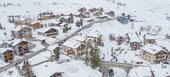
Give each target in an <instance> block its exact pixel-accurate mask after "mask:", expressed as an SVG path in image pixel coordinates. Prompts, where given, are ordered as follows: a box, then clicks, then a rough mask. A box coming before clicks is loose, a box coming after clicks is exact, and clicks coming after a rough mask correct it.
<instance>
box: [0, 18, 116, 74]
mask: <svg viewBox="0 0 170 77" xmlns="http://www.w3.org/2000/svg"><path fill="white" fill-rule="evenodd" d="M114 19H115V18H114ZM114 19H101V20H98V21H93V22H91V23H89V24H87V25H84V26H83V27H82V28H81V29H79V30H77V31H76V32H74V33H73V34H71V35H69V36H67V37H65V38H64V39H62V40H59V41H58V42H56V44H62V43H63V42H65V41H66V40H68V39H70V38H71V37H73V36H75V35H77V34H78V33H79V32H80V31H81V30H84V29H87V28H90V27H91V26H93V24H96V23H103V22H108V21H111V20H114ZM47 46H48V45H46V48H43V49H41V50H39V51H37V52H34V53H32V54H30V55H26V56H24V58H22V59H18V60H16V61H13V62H12V63H10V64H8V65H6V66H4V67H1V68H0V73H1V72H3V71H5V70H7V69H9V68H11V67H13V66H15V65H17V64H20V63H21V62H23V61H25V60H28V59H30V58H32V57H34V56H35V55H37V54H39V53H41V52H43V51H46V50H47Z"/></svg>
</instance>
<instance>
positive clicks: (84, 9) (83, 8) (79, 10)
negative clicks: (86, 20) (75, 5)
mask: <svg viewBox="0 0 170 77" xmlns="http://www.w3.org/2000/svg"><path fill="white" fill-rule="evenodd" d="M85 11H87V9H86V8H85V7H82V8H80V9H78V12H80V13H83V12H85Z"/></svg>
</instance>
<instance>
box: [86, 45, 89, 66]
mask: <svg viewBox="0 0 170 77" xmlns="http://www.w3.org/2000/svg"><path fill="white" fill-rule="evenodd" d="M88 61H89V58H88V49H87V48H85V63H86V64H87V65H88Z"/></svg>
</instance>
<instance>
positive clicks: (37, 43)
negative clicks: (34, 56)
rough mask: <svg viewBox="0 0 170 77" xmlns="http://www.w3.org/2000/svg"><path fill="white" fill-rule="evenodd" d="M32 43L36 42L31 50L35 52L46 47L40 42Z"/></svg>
mask: <svg viewBox="0 0 170 77" xmlns="http://www.w3.org/2000/svg"><path fill="white" fill-rule="evenodd" d="M31 43H32V44H35V45H36V46H35V48H33V49H31V51H33V52H35V51H39V50H41V49H43V48H45V46H43V45H42V44H41V43H40V42H31Z"/></svg>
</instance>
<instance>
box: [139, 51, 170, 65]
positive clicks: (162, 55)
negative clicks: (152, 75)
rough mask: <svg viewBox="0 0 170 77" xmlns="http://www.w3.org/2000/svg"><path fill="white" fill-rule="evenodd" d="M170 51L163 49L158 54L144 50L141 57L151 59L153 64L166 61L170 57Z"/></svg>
mask: <svg viewBox="0 0 170 77" xmlns="http://www.w3.org/2000/svg"><path fill="white" fill-rule="evenodd" d="M168 55H169V54H168V53H167V52H166V51H165V50H161V51H159V52H158V53H156V54H152V53H149V52H148V51H145V50H143V51H142V52H141V55H140V56H141V58H143V59H144V60H147V61H149V62H150V63H152V64H155V63H160V62H162V61H165V60H167V58H168Z"/></svg>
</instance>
